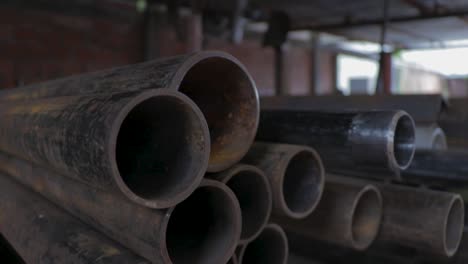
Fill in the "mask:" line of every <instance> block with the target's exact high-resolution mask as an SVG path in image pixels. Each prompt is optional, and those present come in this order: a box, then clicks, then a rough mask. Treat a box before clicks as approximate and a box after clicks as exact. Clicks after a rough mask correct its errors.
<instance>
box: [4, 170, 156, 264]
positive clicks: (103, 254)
mask: <svg viewBox="0 0 468 264" xmlns="http://www.w3.org/2000/svg"><path fill="white" fill-rule="evenodd" d="M0 211H1V214H0V231H1V232H2V234H3V235H4V236H5V237H6V238H7V239H8V241H9V242H10V243H11V244H12V245H13V247H14V248H15V250H16V251H17V252H18V253H19V255H20V256H21V257H22V258H23V259H24V260H25V261H26V262H27V263H36V264H62V263H74V264H88V263H99V264H106V263H108V264H111V263H112V264H118V263H121V264H124V263H125V264H127V263H132V264H144V263H150V262H149V261H147V260H145V259H143V258H141V257H139V256H137V255H135V254H134V253H132V252H130V251H129V250H128V249H126V248H124V247H122V246H120V245H118V244H117V243H115V242H114V241H111V240H109V239H108V238H106V237H105V236H103V235H101V234H99V233H98V232H96V231H95V230H93V229H92V228H90V227H88V226H86V225H85V224H83V223H82V222H80V221H79V220H77V219H75V218H74V217H72V216H70V215H68V214H67V213H65V212H64V211H63V210H62V209H59V208H58V207H56V206H54V205H53V204H51V203H50V202H48V201H47V200H46V199H44V198H42V197H40V196H39V195H38V194H36V193H34V192H32V191H30V190H28V189H26V188H25V187H24V186H21V185H20V184H19V183H16V182H14V180H13V179H9V177H8V176H6V175H0Z"/></svg>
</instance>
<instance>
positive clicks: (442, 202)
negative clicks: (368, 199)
mask: <svg viewBox="0 0 468 264" xmlns="http://www.w3.org/2000/svg"><path fill="white" fill-rule="evenodd" d="M377 187H378V188H379V189H380V191H381V193H382V197H383V201H384V212H383V218H382V224H381V227H380V232H379V235H378V236H377V238H376V242H381V243H384V242H388V243H390V244H392V243H393V244H399V245H403V246H407V247H410V248H415V249H419V250H422V251H424V252H428V253H433V254H437V255H443V256H452V255H454V254H455V252H456V251H457V248H458V245H459V244H460V240H461V237H462V232H463V223H464V222H463V221H464V220H463V219H464V205H463V200H462V199H461V197H460V195H458V194H453V193H447V192H441V191H432V190H427V189H422V188H411V187H406V186H398V185H392V184H377Z"/></svg>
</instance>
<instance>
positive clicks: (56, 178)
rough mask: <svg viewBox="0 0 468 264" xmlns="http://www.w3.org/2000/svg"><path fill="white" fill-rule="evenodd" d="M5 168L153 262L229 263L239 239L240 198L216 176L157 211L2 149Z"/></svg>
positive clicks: (0, 158) (1, 166) (1, 163)
mask: <svg viewBox="0 0 468 264" xmlns="http://www.w3.org/2000/svg"><path fill="white" fill-rule="evenodd" d="M0 171H2V172H4V173H6V174H8V175H10V176H11V177H13V178H15V179H16V180H18V181H19V182H21V183H22V184H24V185H26V186H28V187H30V188H32V189H33V190H34V191H36V192H38V193H40V194H41V195H43V196H45V197H46V198H47V199H49V200H50V201H52V202H54V203H55V204H57V205H59V206H60V207H62V208H64V209H65V210H67V211H68V212H69V213H71V214H73V215H74V216H76V217H77V218H79V219H80V220H82V221H83V222H85V223H87V224H89V225H91V226H93V227H94V228H95V229H97V230H100V231H101V232H103V233H104V234H105V235H107V236H109V237H110V238H112V239H114V240H115V241H117V242H120V243H121V244H122V245H124V246H125V247H127V248H129V249H131V250H133V251H134V252H135V253H137V254H139V255H140V256H142V257H145V258H146V259H148V260H150V261H151V262H152V263H156V264H163V263H164V264H166V263H174V264H178V263H195V264H205V263H226V262H227V261H228V260H229V258H230V257H231V255H232V254H233V253H234V250H235V247H236V245H237V243H238V241H239V238H240V233H241V212H240V207H239V203H238V201H237V198H236V197H235V195H234V193H233V192H232V191H231V190H230V189H229V188H228V187H227V186H225V185H224V184H222V183H220V182H217V181H212V180H204V181H203V182H202V184H201V186H200V187H198V188H197V189H196V190H195V192H194V193H193V194H192V195H190V196H189V197H188V198H187V199H186V200H184V201H183V202H182V203H180V204H178V205H177V206H175V207H171V208H169V209H164V210H156V209H151V208H148V207H144V206H140V205H138V204H135V203H133V202H131V201H129V200H128V199H126V198H125V197H123V196H121V195H118V194H111V193H109V192H104V191H101V190H97V189H93V188H90V187H89V186H87V185H84V184H81V183H80V182H78V181H74V180H72V179H69V178H68V177H61V176H60V175H57V174H56V173H53V172H51V171H49V170H46V169H43V168H41V167H38V166H35V165H33V164H31V163H28V162H25V161H23V160H20V159H17V158H14V157H12V156H7V155H4V154H1V153H0Z"/></svg>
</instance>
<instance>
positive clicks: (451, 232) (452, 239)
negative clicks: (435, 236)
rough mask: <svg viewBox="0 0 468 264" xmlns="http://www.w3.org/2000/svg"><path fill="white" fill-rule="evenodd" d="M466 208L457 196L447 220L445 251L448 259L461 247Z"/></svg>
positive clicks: (451, 205)
mask: <svg viewBox="0 0 468 264" xmlns="http://www.w3.org/2000/svg"><path fill="white" fill-rule="evenodd" d="M464 217H465V207H464V204H463V200H462V198H461V197H460V196H459V195H455V196H454V198H453V200H452V202H451V204H450V207H449V210H448V213H447V218H446V220H445V229H444V251H445V254H446V255H447V256H448V257H451V256H453V255H454V254H455V253H456V252H457V250H458V246H459V245H460V241H461V239H462V234H463V227H464Z"/></svg>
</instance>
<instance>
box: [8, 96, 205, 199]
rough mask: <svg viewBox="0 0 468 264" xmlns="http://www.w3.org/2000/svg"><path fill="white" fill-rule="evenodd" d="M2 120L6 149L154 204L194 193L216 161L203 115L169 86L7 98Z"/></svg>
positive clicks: (86, 181) (80, 178)
mask: <svg viewBox="0 0 468 264" xmlns="http://www.w3.org/2000/svg"><path fill="white" fill-rule="evenodd" d="M0 119H1V120H2V122H1V124H0V149H1V150H2V151H5V152H7V153H9V154H12V155H15V156H17V157H20V158H22V159H25V160H28V161H30V162H33V163H35V164H38V165H39V166H42V167H45V168H50V169H51V170H54V171H57V172H59V173H60V174H63V175H66V176H70V177H72V178H74V179H76V180H79V181H81V182H83V183H86V184H88V185H90V186H93V187H96V188H99V189H103V190H106V191H120V192H122V193H123V194H125V196H126V197H128V198H129V199H130V200H132V201H134V202H137V203H139V204H142V205H145V206H148V207H152V208H167V207H171V206H174V205H175V204H177V203H179V202H181V201H182V200H184V199H185V198H187V197H188V196H189V195H190V194H191V193H192V192H193V191H194V190H195V188H196V187H197V186H198V185H199V184H200V182H201V180H202V178H203V175H204V174H205V172H206V168H207V165H208V159H209V151H210V144H209V132H208V128H207V125H206V122H205V119H204V118H203V114H202V113H201V112H200V110H199V109H198V108H197V106H196V105H195V104H194V103H193V102H192V101H191V100H190V99H189V98H187V97H186V96H185V95H183V94H181V93H178V92H177V91H171V90H168V89H159V90H154V91H146V92H143V93H136V94H135V93H124V94H106V95H98V96H70V97H60V98H53V99H44V100H35V101H27V102H3V103H1V104H0Z"/></svg>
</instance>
